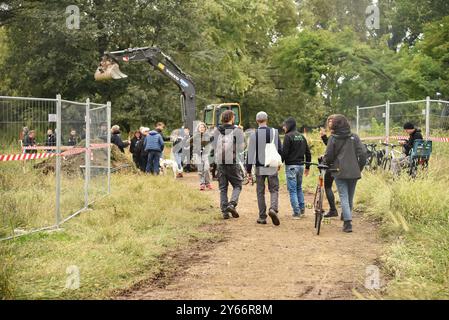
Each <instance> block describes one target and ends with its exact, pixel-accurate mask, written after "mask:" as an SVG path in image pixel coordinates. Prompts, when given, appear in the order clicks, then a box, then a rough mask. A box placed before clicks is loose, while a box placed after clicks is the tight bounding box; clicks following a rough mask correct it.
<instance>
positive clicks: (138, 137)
mask: <svg viewBox="0 0 449 320" xmlns="http://www.w3.org/2000/svg"><path fill="white" fill-rule="evenodd" d="M141 139H142V133H141V132H140V131H139V130H137V131H136V132H134V136H133V138H132V139H131V142H130V144H129V152H131V154H132V155H133V161H134V163H135V164H136V167H137V168H139V167H140V161H139V160H140V159H139V158H140V150H138V149H137V146H138V144H139V143H140V140H141Z"/></svg>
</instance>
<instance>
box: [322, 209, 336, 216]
mask: <svg viewBox="0 0 449 320" xmlns="http://www.w3.org/2000/svg"><path fill="white" fill-rule="evenodd" d="M324 217H325V218H334V217H338V211H337V210H335V211H332V210H330V211H329V212H328V213H326V214H325V215H324Z"/></svg>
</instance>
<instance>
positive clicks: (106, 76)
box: [95, 56, 128, 81]
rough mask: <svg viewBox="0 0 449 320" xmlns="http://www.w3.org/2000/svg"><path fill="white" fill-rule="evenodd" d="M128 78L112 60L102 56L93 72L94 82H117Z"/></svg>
mask: <svg viewBox="0 0 449 320" xmlns="http://www.w3.org/2000/svg"><path fill="white" fill-rule="evenodd" d="M125 78H128V76H127V75H126V74H124V73H123V72H121V71H120V66H119V64H118V63H117V61H115V60H114V59H113V58H111V57H108V56H104V57H103V59H102V60H101V62H100V65H99V67H98V68H97V71H96V72H95V80H96V81H107V80H119V79H125Z"/></svg>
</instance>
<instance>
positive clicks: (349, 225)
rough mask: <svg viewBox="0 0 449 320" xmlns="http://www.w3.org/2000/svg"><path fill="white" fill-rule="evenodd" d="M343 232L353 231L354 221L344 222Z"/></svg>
mask: <svg viewBox="0 0 449 320" xmlns="http://www.w3.org/2000/svg"><path fill="white" fill-rule="evenodd" d="M343 232H346V233H351V232H352V221H345V222H344V224H343Z"/></svg>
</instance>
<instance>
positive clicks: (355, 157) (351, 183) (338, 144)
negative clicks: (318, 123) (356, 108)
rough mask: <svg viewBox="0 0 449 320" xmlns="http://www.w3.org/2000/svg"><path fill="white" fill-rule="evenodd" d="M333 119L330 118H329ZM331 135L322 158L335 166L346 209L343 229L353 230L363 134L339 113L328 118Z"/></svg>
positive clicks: (364, 155) (363, 154) (362, 161)
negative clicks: (361, 135) (357, 133)
mask: <svg viewBox="0 0 449 320" xmlns="http://www.w3.org/2000/svg"><path fill="white" fill-rule="evenodd" d="M329 120H331V121H329ZM328 123H329V124H330V128H329V129H330V130H331V132H332V135H331V136H330V138H329V141H328V143H327V148H326V153H325V155H324V158H323V161H324V163H325V164H327V165H329V166H330V167H331V168H332V169H335V170H336V172H334V173H333V174H332V175H333V177H334V178H335V183H336V185H337V189H338V194H339V196H340V202H341V207H342V212H343V221H344V224H343V232H347V233H349V232H352V210H353V208H354V195H355V189H356V186H357V182H358V180H359V179H361V177H362V175H361V172H362V170H363V168H364V166H365V164H366V158H367V151H366V148H365V146H364V145H363V144H362V142H361V140H360V138H359V137H358V136H357V135H356V134H354V133H352V132H351V126H350V124H349V121H348V119H346V117H345V116H343V115H340V114H336V115H332V116H330V117H329V119H328Z"/></svg>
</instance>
